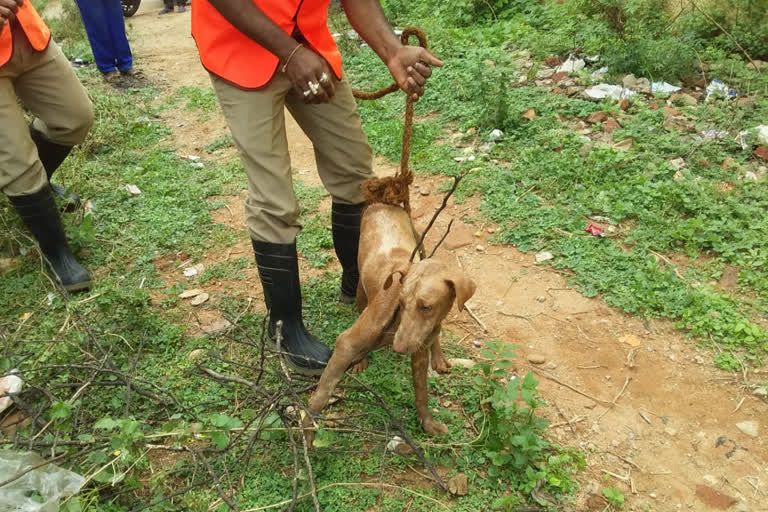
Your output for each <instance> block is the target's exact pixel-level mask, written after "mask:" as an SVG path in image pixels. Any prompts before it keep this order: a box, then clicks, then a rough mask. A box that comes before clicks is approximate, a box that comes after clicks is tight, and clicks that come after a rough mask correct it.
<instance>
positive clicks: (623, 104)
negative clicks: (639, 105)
mask: <svg viewBox="0 0 768 512" xmlns="http://www.w3.org/2000/svg"><path fill="white" fill-rule="evenodd" d="M619 109H620V110H623V111H624V112H626V111H627V110H629V100H628V99H627V98H624V99H623V100H621V101H620V102H619Z"/></svg>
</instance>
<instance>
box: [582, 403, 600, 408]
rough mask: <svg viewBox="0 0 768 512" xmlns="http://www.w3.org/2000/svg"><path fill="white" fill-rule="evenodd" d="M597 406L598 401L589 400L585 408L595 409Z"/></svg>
mask: <svg viewBox="0 0 768 512" xmlns="http://www.w3.org/2000/svg"><path fill="white" fill-rule="evenodd" d="M595 407H597V402H587V403H586V404H584V408H585V409H594V408H595Z"/></svg>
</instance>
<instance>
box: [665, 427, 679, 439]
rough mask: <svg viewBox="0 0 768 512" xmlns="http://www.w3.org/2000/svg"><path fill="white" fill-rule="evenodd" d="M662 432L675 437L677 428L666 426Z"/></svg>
mask: <svg viewBox="0 0 768 512" xmlns="http://www.w3.org/2000/svg"><path fill="white" fill-rule="evenodd" d="M664 433H665V434H667V435H668V436H670V437H675V436H676V435H677V429H675V428H672V427H666V428H665V429H664Z"/></svg>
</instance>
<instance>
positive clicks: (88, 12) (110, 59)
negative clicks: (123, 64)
mask: <svg viewBox="0 0 768 512" xmlns="http://www.w3.org/2000/svg"><path fill="white" fill-rule="evenodd" d="M75 3H77V7H78V9H80V17H81V18H82V19H83V25H84V26H85V33H86V34H87V35H88V42H89V43H91V50H92V51H93V60H94V61H96V67H98V68H99V71H101V72H102V73H104V74H106V73H112V72H114V71H117V52H116V51H115V48H114V46H113V43H112V37H111V36H110V34H109V26H108V25H107V21H106V4H105V3H104V1H103V0H75Z"/></svg>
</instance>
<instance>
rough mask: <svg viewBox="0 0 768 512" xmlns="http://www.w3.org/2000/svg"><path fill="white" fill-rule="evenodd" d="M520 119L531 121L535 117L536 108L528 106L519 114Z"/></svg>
mask: <svg viewBox="0 0 768 512" xmlns="http://www.w3.org/2000/svg"><path fill="white" fill-rule="evenodd" d="M520 119H525V120H527V121H533V120H534V119H536V109H535V108H529V109H528V110H526V111H525V112H523V113H522V114H520Z"/></svg>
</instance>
